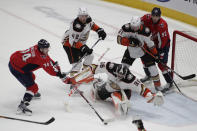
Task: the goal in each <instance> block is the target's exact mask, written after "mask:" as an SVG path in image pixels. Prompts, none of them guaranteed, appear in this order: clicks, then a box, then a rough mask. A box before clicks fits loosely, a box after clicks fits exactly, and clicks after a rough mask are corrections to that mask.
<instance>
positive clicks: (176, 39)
mask: <svg viewBox="0 0 197 131" xmlns="http://www.w3.org/2000/svg"><path fill="white" fill-rule="evenodd" d="M171 60H172V61H171V68H172V69H173V70H175V71H176V72H177V73H179V74H180V75H182V76H186V75H190V74H196V75H197V33H194V32H189V31H177V30H176V31H174V32H173V43H172V59H171ZM172 76H173V79H174V80H175V82H177V83H178V84H179V85H180V86H197V78H196V77H195V78H193V79H190V80H181V79H180V78H179V77H177V76H176V75H175V74H172Z"/></svg>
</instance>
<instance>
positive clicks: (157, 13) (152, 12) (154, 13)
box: [151, 7, 161, 17]
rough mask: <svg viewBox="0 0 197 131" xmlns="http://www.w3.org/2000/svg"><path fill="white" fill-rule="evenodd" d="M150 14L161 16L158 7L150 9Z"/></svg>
mask: <svg viewBox="0 0 197 131" xmlns="http://www.w3.org/2000/svg"><path fill="white" fill-rule="evenodd" d="M151 15H152V16H159V17H160V16H161V10H160V8H157V7H154V8H153V10H152V11H151Z"/></svg>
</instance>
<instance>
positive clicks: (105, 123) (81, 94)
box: [76, 88, 113, 125]
mask: <svg viewBox="0 0 197 131" xmlns="http://www.w3.org/2000/svg"><path fill="white" fill-rule="evenodd" d="M76 91H77V92H78V93H79V94H80V96H81V97H82V98H83V99H84V100H85V101H86V102H87V103H88V105H89V106H90V107H91V108H92V109H93V110H94V112H95V114H96V115H97V116H98V117H99V119H100V120H101V121H102V122H103V123H104V125H107V124H108V122H110V121H113V119H103V118H102V117H101V116H100V115H99V113H98V112H97V111H96V109H95V108H94V107H93V106H92V104H91V103H90V102H89V101H88V99H87V98H86V97H85V96H84V95H83V93H82V92H81V91H79V89H78V88H76Z"/></svg>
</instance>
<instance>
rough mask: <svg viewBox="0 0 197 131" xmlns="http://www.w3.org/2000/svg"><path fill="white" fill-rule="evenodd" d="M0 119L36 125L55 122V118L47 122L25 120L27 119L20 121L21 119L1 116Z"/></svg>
mask: <svg viewBox="0 0 197 131" xmlns="http://www.w3.org/2000/svg"><path fill="white" fill-rule="evenodd" d="M0 118H5V119H10V120H17V121H23V122H29V123H35V124H41V125H49V124H50V123H52V122H54V121H55V118H54V117H51V119H49V120H48V121H46V122H38V121H31V120H25V119H19V118H14V117H7V116H0Z"/></svg>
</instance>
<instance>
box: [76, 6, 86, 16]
mask: <svg viewBox="0 0 197 131" xmlns="http://www.w3.org/2000/svg"><path fill="white" fill-rule="evenodd" d="M80 15H88V10H87V8H85V7H80V8H79V10H78V16H80Z"/></svg>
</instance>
